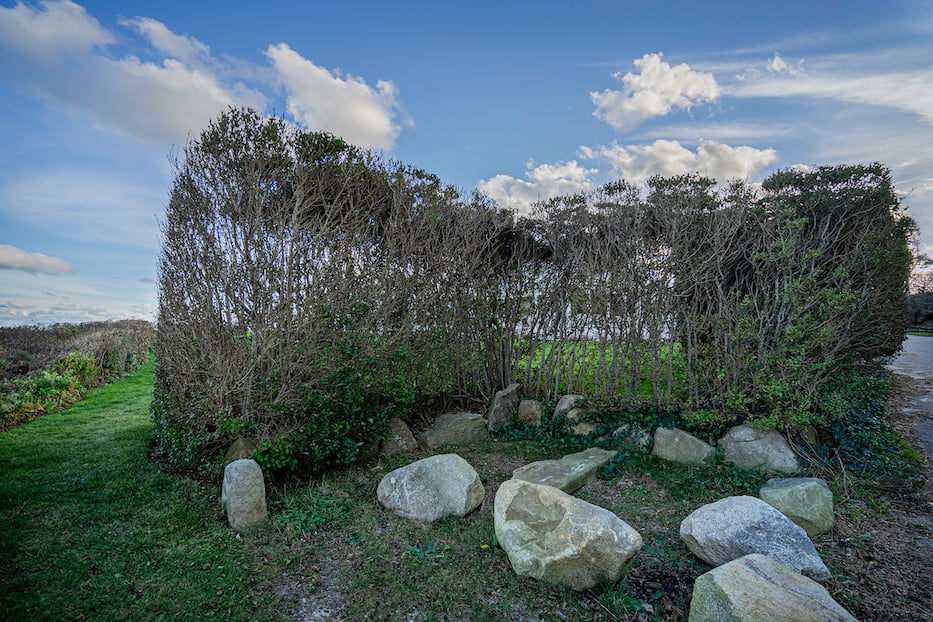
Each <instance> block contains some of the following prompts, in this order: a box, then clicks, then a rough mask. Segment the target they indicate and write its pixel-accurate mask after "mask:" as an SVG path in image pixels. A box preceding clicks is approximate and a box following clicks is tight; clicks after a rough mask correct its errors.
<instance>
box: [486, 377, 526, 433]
mask: <svg viewBox="0 0 933 622" xmlns="http://www.w3.org/2000/svg"><path fill="white" fill-rule="evenodd" d="M521 388H522V385H520V384H518V383H517V382H516V383H513V384H510V385H509V386H507V387H506V388H504V389H502V390H501V391H499V392H498V393H496V395H495V397H493V398H492V404H491V405H490V406H489V411H488V412H487V413H486V420H487V421H488V422H489V429H490V431H495V430H498V429H499V428H502V427H505V426H507V425H508V424H510V423H511V422H512V419H514V418H515V416H516V415H517V414H518V402H519V399H518V394H519V392H520V391H521Z"/></svg>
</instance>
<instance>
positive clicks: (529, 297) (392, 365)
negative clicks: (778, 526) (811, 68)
mask: <svg viewBox="0 0 933 622" xmlns="http://www.w3.org/2000/svg"><path fill="white" fill-rule="evenodd" d="M912 228H913V224H912V221H911V220H910V219H909V218H907V217H906V216H905V214H904V213H903V211H902V209H901V208H900V205H899V202H898V199H897V196H896V194H895V193H894V190H893V188H892V186H891V178H890V173H889V171H888V170H887V169H886V168H884V167H883V166H881V165H870V166H853V167H821V168H819V169H816V170H813V171H808V172H799V171H784V172H781V173H778V174H776V175H774V176H772V177H771V178H769V179H768V180H767V181H766V182H765V183H764V185H763V187H762V188H761V189H760V191H759V190H755V189H754V188H752V187H751V186H749V185H748V184H745V183H733V184H731V185H729V186H726V187H724V188H722V189H718V190H717V189H716V187H715V186H714V184H713V182H712V181H710V180H706V179H703V178H700V177H696V176H683V177H677V178H667V179H666V178H655V179H653V180H651V181H650V183H649V188H648V192H647V193H646V194H645V193H643V192H641V191H640V190H639V189H636V188H633V187H631V186H628V185H626V184H625V183H623V182H620V183H617V184H610V185H608V186H606V187H604V188H602V189H600V190H599V191H597V192H594V193H590V194H587V195H580V196H571V197H562V198H558V199H554V200H551V201H548V202H546V203H543V204H541V205H539V206H538V208H537V213H536V214H534V217H533V218H527V219H521V220H516V219H515V218H514V217H513V215H512V214H511V213H510V212H508V211H505V210H501V209H498V208H497V207H496V206H495V205H494V204H492V203H491V202H490V201H489V200H488V199H486V198H485V197H482V196H479V195H471V196H463V195H462V194H461V193H459V192H457V191H456V190H454V189H452V188H450V187H449V186H445V185H443V184H442V183H441V182H440V181H439V180H438V179H437V178H436V177H434V176H432V175H429V174H427V173H425V172H424V171H420V170H416V169H413V168H410V167H406V166H403V165H400V164H398V163H394V162H387V161H384V160H382V159H380V158H379V157H377V156H375V155H373V154H371V153H369V152H366V151H362V150H359V149H357V148H355V147H353V146H351V145H348V144H346V143H344V142H343V141H341V140H339V139H337V138H334V137H332V136H329V135H327V134H321V133H310V132H304V131H299V130H296V129H294V128H292V127H291V126H289V125H288V124H287V123H286V122H284V121H282V120H279V119H268V118H261V117H260V116H259V115H258V114H256V113H254V112H252V111H247V110H230V111H229V112H227V113H225V114H224V115H222V116H221V117H219V118H218V119H217V120H216V121H214V122H213V123H212V124H211V126H210V127H209V128H208V129H207V130H205V132H204V133H202V135H201V136H200V138H199V139H198V140H197V141H194V142H192V143H191V144H189V146H188V148H187V149H186V151H185V158H184V161H182V162H180V163H179V164H178V166H177V174H176V179H175V183H174V187H173V189H172V194H171V199H170V203H169V208H168V213H167V219H166V221H165V223H164V227H163V229H164V230H163V236H164V240H163V250H162V256H161V270H160V312H159V323H158V343H157V384H156V402H155V406H154V420H155V424H156V433H157V437H158V439H159V443H160V446H161V447H162V449H163V450H164V451H166V452H167V453H168V454H169V456H170V457H171V458H172V459H174V460H175V461H177V462H179V463H183V464H187V465H200V466H207V465H209V464H211V463H212V462H214V461H216V460H217V457H218V451H219V449H220V448H221V447H222V446H223V445H224V444H225V443H227V442H229V440H230V439H231V438H232V437H233V436H234V435H241V434H243V433H249V434H253V435H255V436H257V437H258V438H259V439H260V441H262V443H263V444H262V446H261V451H260V453H261V454H262V456H263V457H264V460H265V461H266V463H267V464H269V465H270V466H280V467H288V466H294V465H295V464H297V463H299V462H311V463H312V464H330V463H335V462H341V461H348V460H352V459H353V458H354V457H355V456H356V453H357V451H358V448H359V447H360V446H361V444H364V443H366V442H368V441H372V440H374V439H376V438H378V437H379V436H380V435H381V434H382V433H383V432H384V422H385V418H386V417H387V416H388V415H394V414H397V415H403V416H404V415H405V414H406V413H407V412H408V411H409V410H410V409H411V408H412V407H413V406H415V405H417V404H418V403H425V402H428V401H430V400H433V399H435V398H437V397H438V396H473V397H479V398H488V397H489V396H490V395H491V394H492V392H494V391H495V390H497V389H499V388H501V387H503V386H504V385H506V384H507V383H509V382H512V381H514V380H516V379H518V380H520V381H522V382H523V383H524V387H525V392H526V394H529V395H531V394H533V395H538V396H541V397H544V398H551V397H554V396H555V395H557V394H559V393H562V392H569V391H580V392H586V393H587V394H588V395H591V396H593V397H597V398H604V399H609V400H616V401H622V402H630V403H631V404H632V405H646V404H650V405H652V406H654V407H659V408H677V409H681V410H682V411H684V412H686V413H692V416H693V417H694V419H695V420H697V421H703V420H707V421H716V420H720V421H726V420H734V419H737V418H738V419H747V418H754V419H757V420H759V421H768V422H770V423H773V424H775V425H799V424H801V423H805V422H807V421H809V420H811V419H813V418H819V417H821V416H824V415H825V413H822V414H821V413H820V408H819V407H818V404H817V403H816V402H819V403H820V404H827V403H829V402H831V401H832V400H831V399H829V398H827V397H826V396H827V395H828V394H827V391H829V392H831V390H832V378H833V375H834V373H835V372H838V371H839V370H840V369H843V368H851V367H852V366H853V365H855V364H857V363H859V362H860V361H862V360H863V359H869V358H872V357H875V356H878V355H882V354H890V353H892V352H894V351H896V349H897V348H898V346H899V344H900V341H901V337H902V335H903V326H904V317H903V316H904V311H905V294H906V280H907V274H908V271H909V268H910V259H911V256H910V253H909V250H908V246H907V242H908V238H909V236H910V234H911V232H912Z"/></svg>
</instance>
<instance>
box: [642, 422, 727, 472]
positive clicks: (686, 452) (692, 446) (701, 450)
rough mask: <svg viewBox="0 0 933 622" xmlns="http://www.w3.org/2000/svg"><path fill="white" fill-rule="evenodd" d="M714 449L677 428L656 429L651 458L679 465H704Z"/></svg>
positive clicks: (713, 453)
mask: <svg viewBox="0 0 933 622" xmlns="http://www.w3.org/2000/svg"><path fill="white" fill-rule="evenodd" d="M715 453H716V449H715V448H714V447H713V446H712V445H710V444H709V443H704V442H703V441H701V440H700V439H698V438H697V437H695V436H693V435H692V434H689V433H687V432H684V431H683V430H679V429H677V428H658V429H657V430H655V431H654V448H653V449H652V450H651V455H652V456H657V457H658V458H660V459H661V460H667V461H668V462H679V463H681V464H705V463H707V462H709V460H710V458H712V457H713V455H715Z"/></svg>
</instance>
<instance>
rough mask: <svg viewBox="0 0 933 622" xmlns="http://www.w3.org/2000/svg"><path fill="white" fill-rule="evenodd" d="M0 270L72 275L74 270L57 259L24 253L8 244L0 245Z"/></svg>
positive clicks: (63, 261) (65, 262) (62, 260)
mask: <svg viewBox="0 0 933 622" xmlns="http://www.w3.org/2000/svg"><path fill="white" fill-rule="evenodd" d="M0 270H22V271H23V272H32V273H42V274H73V273H74V272H75V269H74V268H73V267H71V265H70V264H69V263H68V262H67V261H65V260H64V259H60V258H58V257H51V256H49V255H45V254H43V253H33V252H30V251H25V250H23V249H21V248H17V247H16V246H11V245H9V244H0Z"/></svg>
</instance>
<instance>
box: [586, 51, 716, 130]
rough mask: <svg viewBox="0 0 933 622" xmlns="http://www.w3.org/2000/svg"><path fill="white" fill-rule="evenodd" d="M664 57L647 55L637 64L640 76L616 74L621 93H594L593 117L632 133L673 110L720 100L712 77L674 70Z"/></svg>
mask: <svg viewBox="0 0 933 622" xmlns="http://www.w3.org/2000/svg"><path fill="white" fill-rule="evenodd" d="M662 58H663V54H645V55H644V56H642V57H641V58H640V59H638V60H636V61H635V67H636V68H637V69H638V71H639V73H631V72H629V73H626V74H625V75H622V73H621V72H617V73H614V74H613V75H612V77H613V78H615V79H616V80H618V81H620V82H622V85H623V88H622V90H621V91H616V90H612V89H606V90H604V91H602V92H595V91H594V92H591V93H590V99H591V100H592V101H593V103H594V104H595V105H596V111H595V112H593V116H595V117H596V118H597V119H599V120H600V121H605V122H606V123H608V124H609V125H611V126H612V127H614V128H616V129H617V130H629V129H632V128H633V127H635V126H637V125H639V124H640V123H642V122H643V121H645V120H647V119H650V118H652V117H659V116H663V115H666V114H668V113H670V112H671V111H672V110H674V109H683V110H689V109H690V108H691V106H693V104H696V103H702V102H713V101H716V100H717V99H718V98H719V95H720V89H719V85H718V84H717V82H716V78H715V77H713V74H711V73H702V72H698V71H694V70H693V69H691V68H690V66H689V65H687V64H686V63H681V64H680V65H676V66H674V67H672V66H671V65H669V64H668V63H666V62H664V61H663V60H662Z"/></svg>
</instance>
